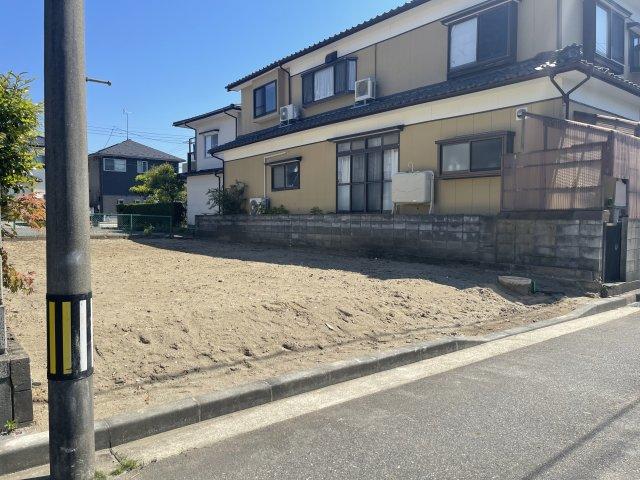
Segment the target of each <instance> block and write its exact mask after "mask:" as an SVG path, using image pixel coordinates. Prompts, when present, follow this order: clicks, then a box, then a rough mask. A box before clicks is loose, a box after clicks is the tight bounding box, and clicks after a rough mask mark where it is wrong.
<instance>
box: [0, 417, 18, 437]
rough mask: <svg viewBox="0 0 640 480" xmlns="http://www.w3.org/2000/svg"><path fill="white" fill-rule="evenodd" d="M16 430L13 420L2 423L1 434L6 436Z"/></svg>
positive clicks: (16, 425)
mask: <svg viewBox="0 0 640 480" xmlns="http://www.w3.org/2000/svg"><path fill="white" fill-rule="evenodd" d="M16 428H18V424H17V423H16V421H15V420H7V421H6V422H5V423H4V427H2V433H6V434H7V435H8V434H10V433H11V432H13V431H14V430H15V429H16Z"/></svg>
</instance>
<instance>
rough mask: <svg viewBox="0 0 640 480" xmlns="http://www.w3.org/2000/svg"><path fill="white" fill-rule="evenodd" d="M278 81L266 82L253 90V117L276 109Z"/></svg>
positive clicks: (261, 115)
mask: <svg viewBox="0 0 640 480" xmlns="http://www.w3.org/2000/svg"><path fill="white" fill-rule="evenodd" d="M277 86H278V83H277V82H276V81H275V80H274V81H273V82H270V83H267V84H266V85H263V86H261V87H258V88H256V89H255V90H254V91H253V116H254V118H259V117H264V116H265V115H268V114H270V113H273V112H275V111H276V109H277V107H278V93H277Z"/></svg>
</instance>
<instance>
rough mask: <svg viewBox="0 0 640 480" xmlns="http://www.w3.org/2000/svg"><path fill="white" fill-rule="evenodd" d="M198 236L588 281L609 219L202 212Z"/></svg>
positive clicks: (596, 273) (597, 266)
mask: <svg viewBox="0 0 640 480" xmlns="http://www.w3.org/2000/svg"><path fill="white" fill-rule="evenodd" d="M196 229H197V233H198V235H201V236H206V237H212V238H216V239H219V240H228V241H238V242H251V243H267V244H271V245H279V246H294V247H312V248H323V249H329V250H333V251H337V252H354V253H357V254H365V255H380V256H395V257H413V258H423V259H425V260H458V261H470V262H475V263H482V264H499V265H503V266H507V267H511V266H512V267H518V268H520V269H525V270H531V271H532V272H533V273H537V274H542V275H549V276H553V277H557V278H568V279H571V280H576V281H580V282H587V283H593V282H596V283H597V282H598V281H599V280H600V278H601V277H602V235H603V228H602V221H600V220H592V219H591V220H590V219H586V220H585V219H574V218H568V219H562V218H556V219H540V218H532V219H526V218H525V219H514V218H503V217H491V216H477V215H430V216H402V215H358V214H355V215H274V216H271V215H264V216H257V217H250V216H246V215H238V216H225V217H222V216H215V215H209V216H197V217H196Z"/></svg>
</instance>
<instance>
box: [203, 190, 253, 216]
mask: <svg viewBox="0 0 640 480" xmlns="http://www.w3.org/2000/svg"><path fill="white" fill-rule="evenodd" d="M244 190H245V185H244V184H243V183H240V182H236V183H235V184H234V185H231V186H230V187H229V188H212V189H210V190H209V191H207V196H208V197H209V200H208V201H207V204H208V205H209V208H210V209H214V208H218V211H219V212H220V214H221V215H238V214H240V213H243V212H242V203H243V202H244Z"/></svg>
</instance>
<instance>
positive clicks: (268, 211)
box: [258, 205, 289, 215]
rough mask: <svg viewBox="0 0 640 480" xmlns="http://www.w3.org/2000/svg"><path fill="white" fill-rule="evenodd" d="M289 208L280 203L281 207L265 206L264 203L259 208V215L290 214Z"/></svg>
mask: <svg viewBox="0 0 640 480" xmlns="http://www.w3.org/2000/svg"><path fill="white" fill-rule="evenodd" d="M288 214H289V210H287V209H286V208H285V206H284V205H280V206H279V207H269V208H265V207H264V205H260V209H259V210H258V215H288Z"/></svg>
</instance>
